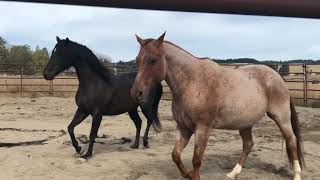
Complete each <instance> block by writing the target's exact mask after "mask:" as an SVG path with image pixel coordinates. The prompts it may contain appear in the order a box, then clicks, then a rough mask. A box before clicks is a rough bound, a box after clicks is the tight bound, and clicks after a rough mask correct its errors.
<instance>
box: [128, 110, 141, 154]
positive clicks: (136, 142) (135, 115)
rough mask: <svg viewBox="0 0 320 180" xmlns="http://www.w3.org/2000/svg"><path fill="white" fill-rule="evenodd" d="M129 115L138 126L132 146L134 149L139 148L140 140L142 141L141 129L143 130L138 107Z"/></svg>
mask: <svg viewBox="0 0 320 180" xmlns="http://www.w3.org/2000/svg"><path fill="white" fill-rule="evenodd" d="M129 116H130V118H131V119H132V121H133V122H134V125H135V126H136V139H135V140H134V143H133V145H132V146H131V148H133V149H137V148H139V142H140V131H141V123H142V121H141V118H140V116H139V114H138V111H137V109H135V110H133V111H130V112H129Z"/></svg>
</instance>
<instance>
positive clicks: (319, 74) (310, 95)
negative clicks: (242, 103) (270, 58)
mask: <svg viewBox="0 0 320 180" xmlns="http://www.w3.org/2000/svg"><path fill="white" fill-rule="evenodd" d="M221 65H222V66H225V67H226V68H237V67H239V66H243V65H245V64H221ZM8 66H10V67H15V68H14V69H7V68H6V67H8ZM29 66H30V65H29ZM31 66H32V67H33V68H34V69H35V71H33V74H32V75H28V74H25V73H24V69H26V68H27V67H26V65H20V64H14V65H13V64H10V65H7V64H6V65H3V64H0V93H2V94H4V93H16V94H20V96H21V97H23V96H24V94H26V93H46V94H47V95H49V96H54V95H57V94H59V93H75V92H76V90H77V87H78V80H77V77H76V73H75V70H74V69H69V70H67V71H65V72H63V73H62V75H59V76H57V77H56V78H55V80H53V81H46V80H44V79H43V77H42V71H43V69H44V66H43V65H31ZM269 66H272V68H273V69H275V70H276V71H278V72H279V68H280V67H281V66H284V65H282V64H272V65H269ZM287 66H289V71H288V72H279V73H280V75H282V77H283V79H284V80H285V82H286V83H287V84H288V87H289V90H290V93H291V94H292V98H293V99H295V100H300V101H302V103H301V102H300V103H299V104H300V105H302V106H309V105H310V102H311V101H312V102H314V101H317V102H318V103H319V105H320V65H313V64H297V63H295V64H288V65H287ZM105 67H106V68H108V69H110V70H112V71H113V72H114V73H115V74H123V73H130V72H134V71H136V67H135V66H133V65H106V66H105ZM29 69H30V67H29ZM163 86H164V97H163V99H164V100H171V99H172V95H171V92H170V89H169V88H168V86H167V85H166V83H163Z"/></svg>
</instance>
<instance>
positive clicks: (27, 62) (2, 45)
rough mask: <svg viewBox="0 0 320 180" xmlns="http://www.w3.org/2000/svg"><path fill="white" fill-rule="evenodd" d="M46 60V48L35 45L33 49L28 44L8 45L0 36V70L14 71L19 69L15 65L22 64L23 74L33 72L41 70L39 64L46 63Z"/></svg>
mask: <svg viewBox="0 0 320 180" xmlns="http://www.w3.org/2000/svg"><path fill="white" fill-rule="evenodd" d="M48 61H49V52H48V50H47V48H45V47H43V48H40V47H39V46H37V47H36V48H35V50H34V51H33V50H32V49H31V46H29V45H12V46H9V44H8V42H7V41H6V40H5V39H4V38H2V37H0V70H6V71H8V72H10V71H11V72H12V73H14V72H15V71H19V70H20V67H17V65H22V66H23V67H24V69H23V70H24V73H25V74H34V73H36V72H38V71H39V70H41V69H42V67H41V65H45V64H47V63H48ZM31 65H32V66H31ZM34 65H38V66H34Z"/></svg>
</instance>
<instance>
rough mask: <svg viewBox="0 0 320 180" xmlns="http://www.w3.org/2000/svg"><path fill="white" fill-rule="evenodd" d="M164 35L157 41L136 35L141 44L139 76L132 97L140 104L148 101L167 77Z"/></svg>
mask: <svg viewBox="0 0 320 180" xmlns="http://www.w3.org/2000/svg"><path fill="white" fill-rule="evenodd" d="M164 36H165V33H163V34H162V35H161V36H160V37H159V38H158V39H157V40H155V39H146V40H144V39H141V38H140V37H139V36H137V35H136V38H137V41H138V42H139V43H140V52H139V54H138V56H137V58H136V63H137V65H138V74H137V76H136V79H135V81H134V84H133V87H132V89H131V96H132V97H133V98H134V99H135V100H137V101H138V102H139V103H141V104H143V103H145V102H147V101H148V99H147V98H148V97H149V93H150V92H151V90H152V89H154V88H155V87H156V85H158V84H159V83H161V81H162V80H164V79H165V76H166V69H167V64H166V57H165V53H164V47H163V44H162V43H163V39H164Z"/></svg>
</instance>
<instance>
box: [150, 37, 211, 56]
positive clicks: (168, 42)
mask: <svg viewBox="0 0 320 180" xmlns="http://www.w3.org/2000/svg"><path fill="white" fill-rule="evenodd" d="M153 40H155V39H151V38H150V39H145V40H144V41H145V42H146V43H145V44H148V43H150V42H151V41H153ZM163 42H165V43H167V44H170V45H172V46H174V47H176V48H178V49H180V50H182V51H184V52H186V53H188V54H189V55H191V56H192V57H194V58H197V59H210V58H208V57H196V56H194V55H193V54H191V53H190V52H188V51H187V50H185V49H183V48H182V47H180V46H178V45H176V44H174V43H172V42H170V41H163Z"/></svg>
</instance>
